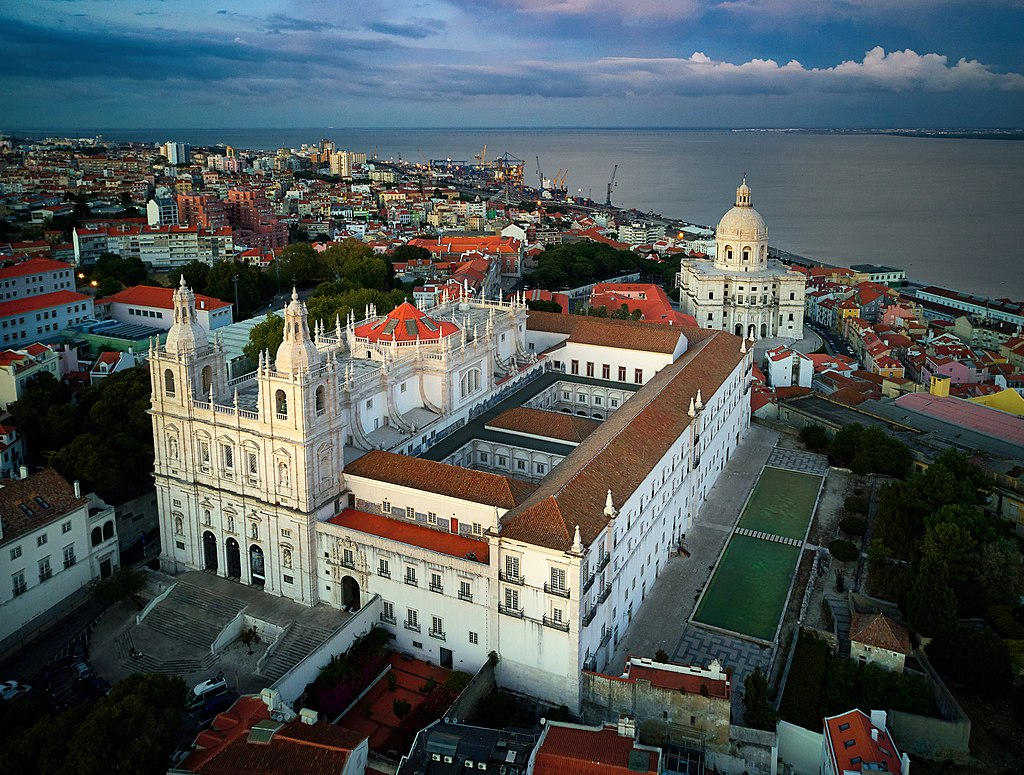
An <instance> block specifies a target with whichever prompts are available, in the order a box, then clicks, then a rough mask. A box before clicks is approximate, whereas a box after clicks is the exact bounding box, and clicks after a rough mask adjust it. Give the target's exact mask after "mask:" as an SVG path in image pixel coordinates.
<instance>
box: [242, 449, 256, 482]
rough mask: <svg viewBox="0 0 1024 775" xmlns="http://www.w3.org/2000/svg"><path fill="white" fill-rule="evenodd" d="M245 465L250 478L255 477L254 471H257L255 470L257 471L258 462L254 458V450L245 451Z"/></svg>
mask: <svg viewBox="0 0 1024 775" xmlns="http://www.w3.org/2000/svg"><path fill="white" fill-rule="evenodd" d="M245 467H246V470H247V471H248V472H249V476H250V477H251V478H253V479H255V478H256V473H257V471H259V462H258V460H257V458H256V453H255V452H246V453H245Z"/></svg>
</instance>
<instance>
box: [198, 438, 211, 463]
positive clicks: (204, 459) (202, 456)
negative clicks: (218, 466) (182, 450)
mask: <svg viewBox="0 0 1024 775" xmlns="http://www.w3.org/2000/svg"><path fill="white" fill-rule="evenodd" d="M199 464H200V465H201V466H202V467H203V468H206V469H208V468H209V467H210V445H209V444H208V443H207V442H205V441H200V442H199Z"/></svg>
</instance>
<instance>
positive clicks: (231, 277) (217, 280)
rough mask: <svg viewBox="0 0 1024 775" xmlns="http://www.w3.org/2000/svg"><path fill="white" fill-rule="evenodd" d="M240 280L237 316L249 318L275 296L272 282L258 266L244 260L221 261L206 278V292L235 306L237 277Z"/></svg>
mask: <svg viewBox="0 0 1024 775" xmlns="http://www.w3.org/2000/svg"><path fill="white" fill-rule="evenodd" d="M236 277H237V278H238V309H236V310H235V317H236V318H239V319H242V318H245V317H247V316H248V315H249V314H250V313H251V312H252V311H253V310H254V309H256V308H257V307H259V306H261V305H262V304H263V303H265V302H266V301H267V300H268V299H269V298H270V297H271V296H272V295H273V288H272V283H271V282H270V279H269V278H268V277H267V276H266V275H265V274H264V273H263V272H262V271H261V270H260V269H259V267H256V266H253V265H252V264H249V263H246V262H243V261H234V260H232V261H218V262H216V263H215V264H214V265H213V266H212V267H210V271H209V274H208V275H207V277H206V293H207V294H209V295H210V296H213V297H214V298H217V299H220V300H221V301H227V302H230V303H232V304H234V303H235V278H236Z"/></svg>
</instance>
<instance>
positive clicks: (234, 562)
mask: <svg viewBox="0 0 1024 775" xmlns="http://www.w3.org/2000/svg"><path fill="white" fill-rule="evenodd" d="M224 549H225V552H224V553H225V554H226V555H227V563H228V578H229V579H239V578H241V577H242V553H241V550H240V549H239V547H238V541H236V540H235V539H234V538H229V539H228V540H227V541H226V542H225V543H224Z"/></svg>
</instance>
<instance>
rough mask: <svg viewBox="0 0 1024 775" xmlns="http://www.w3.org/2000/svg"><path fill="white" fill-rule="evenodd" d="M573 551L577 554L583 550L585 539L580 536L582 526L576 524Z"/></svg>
mask: <svg viewBox="0 0 1024 775" xmlns="http://www.w3.org/2000/svg"><path fill="white" fill-rule="evenodd" d="M572 551H573V552H574V553H576V554H581V553H582V552H583V539H582V538H580V526H579V525H576V531H575V532H574V533H573V536H572Z"/></svg>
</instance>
